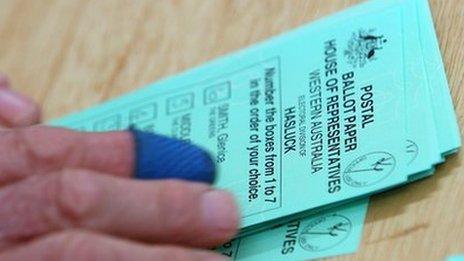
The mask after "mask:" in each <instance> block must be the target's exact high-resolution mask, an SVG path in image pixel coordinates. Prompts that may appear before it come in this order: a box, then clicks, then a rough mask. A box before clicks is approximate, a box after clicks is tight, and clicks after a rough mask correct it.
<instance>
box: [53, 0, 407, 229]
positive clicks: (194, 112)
mask: <svg viewBox="0 0 464 261" xmlns="http://www.w3.org/2000/svg"><path fill="white" fill-rule="evenodd" d="M401 10H402V9H401V7H400V6H398V5H391V6H389V7H387V8H385V9H383V10H377V11H375V12H369V10H367V9H366V10H364V9H363V10H360V9H353V11H351V12H348V13H346V15H343V16H335V17H332V19H325V20H321V21H319V22H316V23H313V24H312V25H310V26H307V27H303V28H300V29H298V30H295V31H293V32H290V33H287V34H285V35H283V36H280V37H277V38H274V39H272V40H271V41H268V42H264V43H261V44H258V45H255V46H253V47H251V48H249V49H246V50H243V51H240V52H238V53H236V54H234V55H231V56H226V57H224V58H221V59H219V60H216V61H213V62H210V63H208V64H206V65H204V66H201V67H199V68H197V69H194V70H190V71H188V72H186V73H183V74H181V75H178V76H176V77H172V78H169V79H167V80H163V81H161V82H158V83H156V84H154V85H153V86H150V87H148V88H145V89H142V90H139V91H136V92H134V93H132V94H129V95H126V96H124V98H119V99H115V100H113V101H110V102H108V103H105V104H102V105H100V106H98V107H95V108H93V109H91V110H87V111H84V112H81V113H79V114H77V115H74V116H71V117H69V118H65V119H63V120H61V121H60V124H61V125H67V126H74V127H76V128H79V129H86V130H93V131H106V130H115V129H125V128H127V127H128V126H129V125H131V124H132V125H135V126H138V127H139V128H142V129H149V130H154V131H157V132H160V133H163V134H166V135H170V136H173V137H177V138H180V139H184V140H191V141H192V142H195V143H198V144H200V145H202V146H204V147H205V148H207V149H209V150H210V151H211V152H212V154H213V155H214V156H215V159H216V162H217V165H218V169H219V175H218V180H217V183H216V186H217V187H220V188H224V189H228V190H230V191H231V192H232V193H234V194H235V196H236V198H237V201H238V202H239V205H240V207H241V213H242V215H243V219H242V229H243V231H247V230H250V231H251V230H252V229H253V228H258V227H259V228H263V227H266V226H271V225H273V224H275V222H285V221H286V220H289V219H288V218H290V217H292V216H294V217H295V215H296V214H300V215H301V214H304V215H306V214H307V213H311V212H314V211H315V210H318V209H320V208H322V207H325V206H327V205H329V204H333V203H341V202H344V201H346V200H351V199H353V198H356V197H360V196H366V195H369V194H372V193H374V192H376V191H379V190H384V189H386V188H389V187H393V186H396V185H399V184H403V183H405V182H406V181H407V179H408V175H407V174H406V172H405V170H406V160H405V157H404V154H405V149H404V143H405V141H406V130H405V129H406V128H405V123H406V117H405V114H404V108H405V97H404V96H405V89H404V76H403V72H404V62H403V49H404V48H403V41H402V39H403V31H402V11H401ZM385 21H389V22H388V23H385ZM366 24H367V25H368V27H369V28H366ZM364 28H365V29H364ZM385 68H389V69H388V70H385ZM265 222H267V223H265ZM263 223H264V224H263Z"/></svg>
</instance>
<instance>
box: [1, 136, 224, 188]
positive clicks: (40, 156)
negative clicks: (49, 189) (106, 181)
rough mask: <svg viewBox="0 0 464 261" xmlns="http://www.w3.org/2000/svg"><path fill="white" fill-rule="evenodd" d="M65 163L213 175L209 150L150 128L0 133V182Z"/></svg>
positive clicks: (209, 178)
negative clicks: (83, 131) (150, 131)
mask: <svg viewBox="0 0 464 261" xmlns="http://www.w3.org/2000/svg"><path fill="white" fill-rule="evenodd" d="M63 168H85V169H92V170H95V171H99V172H102V173H108V174H113V175H117V176H124V177H130V176H132V175H134V176H135V177H137V178H141V179H166V178H179V179H184V180H190V181H199V182H205V183H212V182H213V181H214V177H215V175H214V174H215V167H214V163H213V161H212V159H211V157H210V156H209V154H208V153H207V152H205V151H204V150H202V149H200V148H199V147H197V146H195V145H192V144H190V143H187V142H183V141H180V140H176V139H171V138H168V137H164V136H160V135H156V134H152V133H144V132H140V131H136V130H131V131H126V132H112V133H79V132H74V131H70V130H65V129H59V128H51V127H31V128H25V129H16V130H11V131H3V132H0V173H1V174H2V175H0V185H1V184H6V183H8V182H13V181H17V180H19V179H22V178H25V177H28V176H31V175H40V174H48V173H50V172H53V171H58V170H61V169H63Z"/></svg>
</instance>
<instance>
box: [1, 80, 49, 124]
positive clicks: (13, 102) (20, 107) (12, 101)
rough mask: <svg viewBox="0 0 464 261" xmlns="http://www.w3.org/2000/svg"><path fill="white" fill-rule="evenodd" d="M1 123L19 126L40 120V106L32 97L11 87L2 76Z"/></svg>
mask: <svg viewBox="0 0 464 261" xmlns="http://www.w3.org/2000/svg"><path fill="white" fill-rule="evenodd" d="M0 105H1V106H0V125H2V126H4V127H10V128H17V127H25V126H31V125H34V124H37V123H39V122H40V107H39V106H38V105H37V103H35V102H34V101H33V100H32V99H30V98H28V97H26V96H24V95H22V94H20V93H18V92H16V91H14V90H12V89H10V88H9V82H8V80H7V79H6V78H5V77H2V76H0Z"/></svg>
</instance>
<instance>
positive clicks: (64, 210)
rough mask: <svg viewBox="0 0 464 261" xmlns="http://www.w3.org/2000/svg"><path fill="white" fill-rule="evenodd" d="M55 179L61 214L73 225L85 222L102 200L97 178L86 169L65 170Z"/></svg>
mask: <svg viewBox="0 0 464 261" xmlns="http://www.w3.org/2000/svg"><path fill="white" fill-rule="evenodd" d="M55 180H56V196H55V200H56V207H57V210H58V212H59V213H60V215H61V216H62V217H63V218H64V220H66V221H68V222H71V224H72V225H79V224H82V223H84V222H85V221H86V220H87V219H88V218H89V215H90V214H91V213H92V211H93V210H94V209H95V208H96V207H97V205H98V203H99V202H100V195H101V189H100V188H99V187H98V185H97V184H96V183H95V179H94V178H93V177H92V175H91V174H89V173H86V172H85V171H78V170H64V171H63V172H62V173H61V175H57V178H56V179H55Z"/></svg>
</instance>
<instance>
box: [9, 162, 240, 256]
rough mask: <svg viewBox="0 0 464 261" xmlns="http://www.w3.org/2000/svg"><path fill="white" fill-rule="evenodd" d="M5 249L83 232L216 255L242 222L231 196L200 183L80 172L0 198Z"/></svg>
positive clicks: (12, 189) (34, 181)
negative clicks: (49, 236)
mask: <svg viewBox="0 0 464 261" xmlns="http://www.w3.org/2000/svg"><path fill="white" fill-rule="evenodd" d="M0 204H1V206H2V207H1V208H0V235H1V240H0V242H1V243H2V245H3V247H5V246H9V245H11V244H16V243H17V242H20V241H22V240H25V239H29V238H31V237H36V236H39V235H43V234H46V233H50V232H53V231H56V230H62V229H69V228H83V229H90V230H97V231H100V232H104V233H109V234H113V235H117V236H121V237H127V238H131V239H137V240H142V241H149V242H156V243H169V244H182V245H188V246H195V247H213V246H217V245H219V244H222V243H224V242H226V241H227V240H229V239H230V238H231V237H232V236H233V235H234V234H235V232H236V230H237V227H238V223H239V218H238V210H237V207H236V205H235V203H234V200H233V198H232V196H231V195H230V194H229V193H227V192H224V191H220V190H212V189H210V187H208V186H207V185H204V184H201V183H193V182H192V183H189V182H184V181H172V180H171V181H136V180H131V179H119V178H116V177H112V176H109V175H100V174H97V173H90V172H88V171H82V170H72V171H71V170H68V171H65V172H63V173H62V174H61V175H46V176H42V177H32V178H29V179H27V180H24V181H21V182H18V183H15V184H12V185H9V186H7V187H5V188H4V189H2V190H1V191H0Z"/></svg>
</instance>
